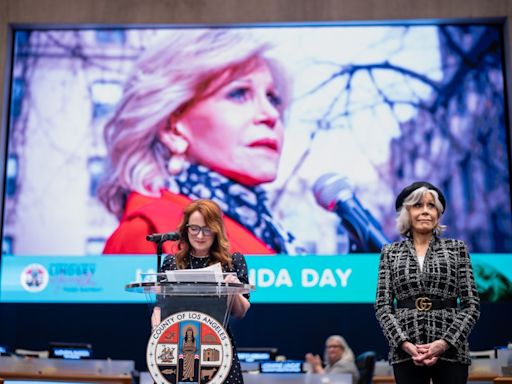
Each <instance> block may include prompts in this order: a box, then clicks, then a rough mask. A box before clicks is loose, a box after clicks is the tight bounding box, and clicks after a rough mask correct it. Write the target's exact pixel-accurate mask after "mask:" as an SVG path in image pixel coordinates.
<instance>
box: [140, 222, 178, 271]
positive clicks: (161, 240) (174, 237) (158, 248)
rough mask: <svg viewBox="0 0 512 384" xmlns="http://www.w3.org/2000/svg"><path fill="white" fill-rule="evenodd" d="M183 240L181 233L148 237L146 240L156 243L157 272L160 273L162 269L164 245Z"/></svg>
mask: <svg viewBox="0 0 512 384" xmlns="http://www.w3.org/2000/svg"><path fill="white" fill-rule="evenodd" d="M180 238H181V236H180V233H179V232H167V233H153V234H152V235H147V236H146V240H147V241H151V242H153V243H156V264H157V266H156V272H157V273H160V270H161V267H162V265H161V264H162V244H163V243H164V242H166V241H177V240H179V239H180Z"/></svg>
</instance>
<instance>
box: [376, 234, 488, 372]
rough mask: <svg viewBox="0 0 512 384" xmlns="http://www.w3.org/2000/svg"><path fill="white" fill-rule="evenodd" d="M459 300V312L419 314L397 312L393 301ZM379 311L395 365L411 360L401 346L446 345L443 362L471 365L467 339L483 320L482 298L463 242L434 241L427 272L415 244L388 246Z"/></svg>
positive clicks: (379, 287) (380, 283)
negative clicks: (441, 341)
mask: <svg viewBox="0 0 512 384" xmlns="http://www.w3.org/2000/svg"><path fill="white" fill-rule="evenodd" d="M424 296H426V297H429V298H431V299H458V301H459V305H458V307H457V308H445V309H437V310H430V311H418V310H417V309H411V308H395V305H394V301H395V300H404V299H413V300H414V299H416V298H418V297H424ZM375 313H376V316H377V320H378V321H379V323H380V325H381V327H382V330H383V332H384V335H385V336H386V338H387V339H388V342H389V345H390V352H389V361H390V363H391V364H395V363H400V362H403V361H406V360H410V359H411V356H410V355H409V354H407V353H406V352H404V351H403V350H402V349H401V347H400V346H401V344H402V343H403V342H405V341H410V342H411V343H413V344H424V343H430V342H433V341H435V340H437V339H443V340H445V341H447V342H448V344H449V348H448V349H447V350H446V351H445V352H444V353H443V354H442V355H441V356H440V357H439V358H440V359H442V360H446V361H452V362H460V363H463V364H470V363H471V360H470V357H469V346H468V341H467V340H468V336H469V333H470V331H471V329H472V328H473V326H474V325H475V323H476V321H477V320H478V318H479V316H480V300H479V298H478V293H477V290H476V286H475V280H474V278H473V270H472V267H471V262H470V259H469V254H468V251H467V248H466V246H465V244H464V243H463V242H462V241H460V240H454V239H441V238H439V237H435V236H434V237H433V238H432V240H431V241H430V243H429V246H428V249H427V252H426V254H425V260H424V264H423V271H421V270H420V266H419V263H418V259H417V257H416V251H415V248H414V245H413V242H412V240H410V239H406V240H404V241H400V242H395V243H392V244H389V245H386V246H384V248H383V249H382V253H381V258H380V264H379V276H378V283H377V295H376V301H375Z"/></svg>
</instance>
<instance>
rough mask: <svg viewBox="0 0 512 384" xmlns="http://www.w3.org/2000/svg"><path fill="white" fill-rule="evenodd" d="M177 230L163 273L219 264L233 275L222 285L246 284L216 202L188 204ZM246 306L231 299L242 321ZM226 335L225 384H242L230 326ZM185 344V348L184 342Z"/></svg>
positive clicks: (245, 297)
mask: <svg viewBox="0 0 512 384" xmlns="http://www.w3.org/2000/svg"><path fill="white" fill-rule="evenodd" d="M178 231H179V233H180V237H181V239H180V241H179V242H178V244H177V251H176V253H175V254H173V255H167V256H166V257H165V259H164V261H163V264H162V271H169V270H177V269H197V268H205V267H208V266H211V265H213V264H216V263H220V265H221V266H222V270H223V272H232V273H233V274H230V275H226V278H225V282H228V283H243V284H249V278H248V274H247V264H246V262H245V258H244V256H243V255H242V254H241V253H238V252H235V253H233V254H231V253H230V252H229V249H230V244H229V241H228V239H227V235H226V229H225V226H224V221H223V219H222V211H221V209H220V207H219V206H218V205H217V204H216V203H215V202H213V201H211V200H205V199H202V200H196V201H194V202H192V203H191V204H189V205H188V206H187V207H186V208H185V210H184V213H183V218H182V220H181V223H180V224H179V226H178ZM249 307H250V303H249V295H241V294H237V295H235V297H234V298H233V300H232V305H231V315H233V316H235V317H237V318H242V317H244V316H245V313H246V312H247V310H248V309H249ZM159 322H160V319H153V323H154V324H153V325H155V323H156V324H158V323H159ZM227 332H228V334H229V337H230V339H231V344H232V346H233V361H232V364H231V370H230V372H229V374H228V377H227V379H226V381H225V383H226V384H230V383H231V384H239V383H243V378H242V372H241V368H240V363H239V361H238V357H237V353H236V347H235V343H234V340H233V337H232V335H231V332H230V331H229V327H228V330H227ZM186 337H187V338H188V337H192V335H186ZM184 345H185V346H187V343H184ZM185 352H186V351H185Z"/></svg>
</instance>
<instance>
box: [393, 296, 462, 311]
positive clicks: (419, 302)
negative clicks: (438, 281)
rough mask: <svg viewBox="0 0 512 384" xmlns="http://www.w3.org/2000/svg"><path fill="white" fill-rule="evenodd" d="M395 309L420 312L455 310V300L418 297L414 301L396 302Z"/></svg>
mask: <svg viewBox="0 0 512 384" xmlns="http://www.w3.org/2000/svg"><path fill="white" fill-rule="evenodd" d="M396 307H397V308H409V309H416V310H418V311H422V312H426V311H430V310H434V309H446V308H457V299H430V298H428V297H418V298H416V299H412V298H411V299H404V300H398V302H397V305H396Z"/></svg>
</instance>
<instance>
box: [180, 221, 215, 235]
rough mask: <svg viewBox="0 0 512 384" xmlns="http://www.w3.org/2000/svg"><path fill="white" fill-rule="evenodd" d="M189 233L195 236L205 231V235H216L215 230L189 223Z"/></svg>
mask: <svg viewBox="0 0 512 384" xmlns="http://www.w3.org/2000/svg"><path fill="white" fill-rule="evenodd" d="M187 229H188V233H190V234H191V235H194V236H198V235H199V233H200V232H203V236H205V237H210V236H213V235H214V232H213V231H212V230H211V229H210V228H208V227H200V226H199V225H194V224H187Z"/></svg>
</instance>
